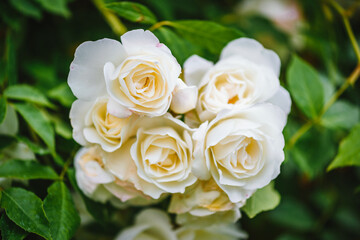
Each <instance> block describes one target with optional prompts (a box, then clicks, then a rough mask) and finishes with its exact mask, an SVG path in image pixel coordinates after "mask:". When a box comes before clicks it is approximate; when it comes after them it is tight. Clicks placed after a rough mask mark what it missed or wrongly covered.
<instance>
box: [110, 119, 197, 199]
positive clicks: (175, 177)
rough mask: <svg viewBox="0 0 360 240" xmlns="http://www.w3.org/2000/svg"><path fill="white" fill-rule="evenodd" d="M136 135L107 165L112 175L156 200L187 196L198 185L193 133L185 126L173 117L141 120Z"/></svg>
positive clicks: (135, 127) (138, 121) (137, 124)
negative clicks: (172, 195)
mask: <svg viewBox="0 0 360 240" xmlns="http://www.w3.org/2000/svg"><path fill="white" fill-rule="evenodd" d="M132 131H133V132H134V133H133V134H134V137H132V138H130V139H128V140H127V142H126V143H124V145H123V147H121V148H120V150H119V151H117V152H116V154H117V157H114V158H111V159H109V160H108V161H106V165H107V167H108V168H109V170H110V171H111V172H112V174H114V175H115V176H117V177H118V178H119V179H123V178H124V176H127V178H128V179H129V180H130V181H131V182H132V183H133V184H134V185H135V187H136V188H137V189H138V190H141V191H142V192H143V193H144V194H146V195H149V196H151V197H152V198H155V199H158V198H159V197H160V195H161V194H163V193H179V192H181V193H183V192H184V191H185V188H186V187H187V186H190V185H192V184H193V183H195V181H196V177H195V176H194V175H193V174H192V172H191V166H192V162H193V154H192V153H193V143H192V139H191V133H192V132H193V131H192V130H191V129H190V128H189V127H188V126H186V124H185V123H183V122H182V121H180V120H178V119H176V118H174V117H172V116H171V115H170V114H165V115H164V116H161V117H153V118H149V117H141V118H139V119H138V120H137V121H136V122H135V123H134V127H133V128H132ZM130 135H132V133H131V134H130Z"/></svg>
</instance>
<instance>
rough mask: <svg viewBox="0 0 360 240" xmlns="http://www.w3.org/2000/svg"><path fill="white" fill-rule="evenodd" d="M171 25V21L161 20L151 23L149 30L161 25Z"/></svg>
mask: <svg viewBox="0 0 360 240" xmlns="http://www.w3.org/2000/svg"><path fill="white" fill-rule="evenodd" d="M170 25H171V22H170V21H161V22H158V23H155V24H154V25H152V26H151V27H150V28H149V31H152V32H153V31H154V30H156V29H158V28H160V27H162V26H170Z"/></svg>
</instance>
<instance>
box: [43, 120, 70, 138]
mask: <svg viewBox="0 0 360 240" xmlns="http://www.w3.org/2000/svg"><path fill="white" fill-rule="evenodd" d="M47 117H48V118H49V119H50V120H51V121H52V122H53V123H54V126H55V132H56V133H57V134H59V135H60V136H62V137H63V138H65V139H71V138H72V128H71V126H70V124H69V123H66V122H65V121H64V120H62V119H61V118H59V117H57V116H53V115H50V114H48V115H47Z"/></svg>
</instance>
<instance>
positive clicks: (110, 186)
mask: <svg viewBox="0 0 360 240" xmlns="http://www.w3.org/2000/svg"><path fill="white" fill-rule="evenodd" d="M116 156H117V155H116V152H115V153H106V152H104V151H102V150H101V149H100V148H99V147H91V148H81V149H80V150H79V151H78V153H77V154H76V155H75V170H76V175H75V176H76V181H77V183H78V186H79V188H80V189H81V190H82V191H83V193H84V194H85V195H87V196H88V197H90V198H92V199H94V200H95V201H100V202H105V201H108V200H111V199H112V198H116V199H120V200H121V201H123V202H125V201H128V200H130V199H134V198H138V197H141V198H146V197H147V196H145V195H144V194H142V192H140V191H138V190H137V189H136V188H135V187H134V185H133V184H132V183H131V182H129V181H126V180H127V179H123V180H121V179H118V178H116V176H114V175H113V174H111V172H110V171H109V170H108V168H107V167H106V166H105V160H106V159H112V158H114V157H116ZM147 198H149V197H147Z"/></svg>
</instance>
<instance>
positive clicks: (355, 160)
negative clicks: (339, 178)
mask: <svg viewBox="0 0 360 240" xmlns="http://www.w3.org/2000/svg"><path fill="white" fill-rule="evenodd" d="M359 146H360V124H358V125H356V126H355V127H354V128H353V129H352V130H351V132H350V134H349V135H348V136H347V137H346V138H345V139H344V140H342V141H341V143H340V147H339V152H338V154H337V155H336V157H335V159H334V161H332V162H331V164H330V165H329V167H328V169H327V170H328V171H330V170H333V169H335V168H339V167H346V166H360V148H359Z"/></svg>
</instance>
